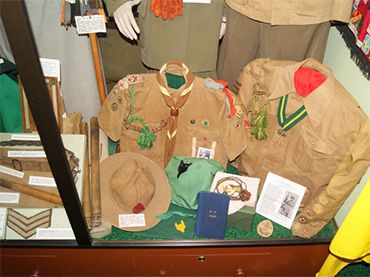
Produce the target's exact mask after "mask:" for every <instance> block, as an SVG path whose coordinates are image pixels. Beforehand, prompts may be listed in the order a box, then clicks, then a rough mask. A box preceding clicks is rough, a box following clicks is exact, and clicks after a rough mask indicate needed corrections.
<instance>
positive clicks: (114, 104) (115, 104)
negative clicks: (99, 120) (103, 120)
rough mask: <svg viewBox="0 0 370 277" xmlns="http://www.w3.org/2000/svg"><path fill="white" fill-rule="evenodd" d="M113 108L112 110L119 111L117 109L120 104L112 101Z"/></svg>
mask: <svg viewBox="0 0 370 277" xmlns="http://www.w3.org/2000/svg"><path fill="white" fill-rule="evenodd" d="M111 109H112V111H114V112H115V111H117V109H118V105H117V103H116V102H113V103H112V105H111Z"/></svg>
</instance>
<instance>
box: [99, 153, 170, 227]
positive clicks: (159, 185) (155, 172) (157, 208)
mask: <svg viewBox="0 0 370 277" xmlns="http://www.w3.org/2000/svg"><path fill="white" fill-rule="evenodd" d="M133 161H134V162H136V163H137V164H139V165H140V167H141V168H142V169H143V170H145V172H146V173H148V174H149V175H150V176H152V180H153V182H154V191H153V194H152V197H151V200H150V201H149V203H147V204H146V205H145V209H144V210H143V211H142V212H140V214H144V218H145V226H137V227H122V226H121V227H120V226H119V215H123V214H133V211H132V207H131V208H128V207H127V206H126V205H123V204H120V203H119V202H117V201H116V198H117V197H116V196H115V195H114V194H115V192H114V189H112V178H113V176H114V175H115V174H116V172H117V171H121V172H122V169H123V170H124V167H125V165H126V164H128V163H131V162H133ZM123 172H124V171H123ZM137 172H138V171H136V172H135V173H128V175H131V176H127V178H128V179H129V178H132V175H133V174H138V173H137ZM100 191H101V209H102V218H103V220H104V221H107V222H110V223H111V224H112V225H113V226H116V227H117V228H120V229H122V230H126V231H143V230H146V229H149V228H151V227H153V226H155V225H156V224H157V223H158V222H159V221H160V219H159V218H157V217H156V216H157V215H159V214H162V213H164V212H166V211H167V210H168V208H169V205H170V200H171V187H170V185H169V183H168V179H167V176H166V174H165V172H164V170H163V169H162V168H161V167H160V166H159V165H157V164H156V163H154V162H153V161H152V160H150V159H148V158H146V157H145V156H143V155H141V154H137V153H132V152H121V153H116V154H113V155H111V156H109V157H108V158H106V159H105V160H103V161H102V162H101V164H100Z"/></svg>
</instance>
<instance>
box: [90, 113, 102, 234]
mask: <svg viewBox="0 0 370 277" xmlns="http://www.w3.org/2000/svg"><path fill="white" fill-rule="evenodd" d="M90 161H91V221H92V227H97V226H100V225H101V199H100V174H99V170H100V167H99V125H98V118H97V117H91V118H90Z"/></svg>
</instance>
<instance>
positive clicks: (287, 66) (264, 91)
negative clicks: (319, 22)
mask: <svg viewBox="0 0 370 277" xmlns="http://www.w3.org/2000/svg"><path fill="white" fill-rule="evenodd" d="M298 71H299V72H306V73H307V75H305V76H302V75H301V76H300V75H297V74H296V72H298ZM299 77H300V78H299ZM302 77H303V78H302ZM307 80H309V81H307ZM238 83H239V84H240V88H239V96H240V99H241V101H242V103H243V104H244V105H246V108H247V112H249V115H250V124H251V127H250V130H251V134H250V139H249V141H248V143H247V147H246V149H245V151H244V152H243V153H242V154H241V155H240V158H238V160H237V161H238V169H239V170H240V172H241V173H244V174H247V175H249V176H252V177H259V178H261V184H263V182H264V179H265V177H266V175H267V173H268V172H269V171H270V172H273V173H275V174H278V175H280V176H282V177H285V178H287V179H290V180H292V181H294V182H297V183H299V184H301V185H304V186H305V187H306V193H305V196H304V199H303V201H302V204H303V211H302V212H301V213H300V214H299V215H298V216H297V217H296V219H295V221H294V223H293V227H292V231H293V234H295V235H299V236H301V237H311V236H313V235H314V234H316V233H317V232H318V231H319V230H320V229H321V228H322V227H323V226H324V225H325V224H326V223H327V222H328V221H329V220H330V219H331V218H332V217H333V216H334V215H335V214H336V211H337V210H338V209H339V207H340V206H341V205H342V203H343V202H344V200H345V199H346V198H347V196H348V195H349V194H350V192H351V191H352V190H353V188H354V187H355V186H356V185H357V183H358V181H359V180H360V178H361V176H362V175H363V174H364V173H365V171H366V170H367V168H368V166H369V164H370V141H369V135H368V134H369V132H370V128H369V119H368V118H367V117H366V115H365V114H364V113H363V112H362V111H361V109H360V107H359V106H358V104H357V103H356V102H355V100H354V99H353V98H352V97H351V95H350V94H349V93H348V92H347V91H346V90H345V89H344V88H343V87H342V86H341V85H340V83H339V82H338V81H336V80H335V79H334V77H333V75H332V73H331V70H330V69H329V68H327V67H325V66H324V65H322V64H320V63H319V62H317V61H316V60H314V59H307V60H304V61H303V62H292V61H275V60H268V59H257V60H255V61H253V62H251V63H249V64H248V65H247V66H245V67H244V69H243V71H242V73H241V74H240V76H239V79H238ZM298 87H299V93H300V94H301V95H302V96H301V95H298V92H297V91H298ZM304 87H306V88H308V89H307V90H305V89H302V88H304Z"/></svg>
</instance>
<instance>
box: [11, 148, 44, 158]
mask: <svg viewBox="0 0 370 277" xmlns="http://www.w3.org/2000/svg"><path fill="white" fill-rule="evenodd" d="M8 157H9V158H45V157H46V154H45V152H44V151H20V150H17V151H14V150H9V151H8Z"/></svg>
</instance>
